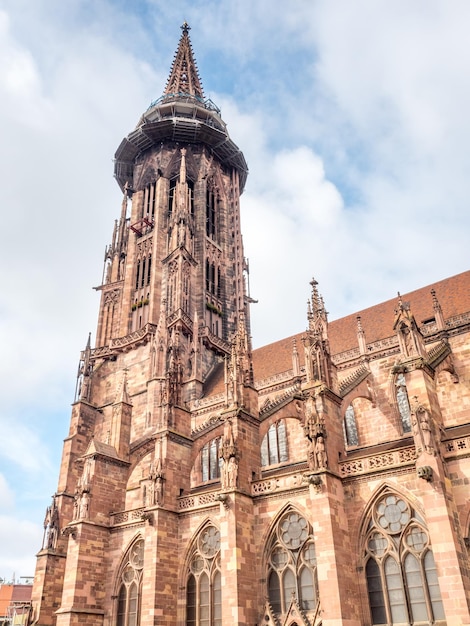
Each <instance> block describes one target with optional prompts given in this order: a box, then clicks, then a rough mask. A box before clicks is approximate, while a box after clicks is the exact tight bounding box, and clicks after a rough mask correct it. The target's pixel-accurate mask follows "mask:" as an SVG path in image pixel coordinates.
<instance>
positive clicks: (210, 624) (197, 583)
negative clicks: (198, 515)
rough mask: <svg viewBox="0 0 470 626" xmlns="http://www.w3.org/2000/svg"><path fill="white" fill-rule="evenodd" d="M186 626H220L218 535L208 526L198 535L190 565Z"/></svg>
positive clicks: (187, 585) (187, 583)
mask: <svg viewBox="0 0 470 626" xmlns="http://www.w3.org/2000/svg"><path fill="white" fill-rule="evenodd" d="M186 626H222V576H221V573H220V532H219V530H218V529H217V528H216V527H215V526H212V525H211V524H209V525H207V526H206V527H205V528H204V529H203V530H202V531H201V533H200V534H199V537H198V538H197V541H196V542H195V545H194V548H193V552H192V554H191V557H190V561H189V572H188V578H187V581H186Z"/></svg>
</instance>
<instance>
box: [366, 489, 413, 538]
mask: <svg viewBox="0 0 470 626" xmlns="http://www.w3.org/2000/svg"><path fill="white" fill-rule="evenodd" d="M375 514H376V518H377V523H378V525H379V526H380V527H381V528H383V529H384V530H385V531H387V532H388V533H390V534H392V535H394V534H397V533H399V532H400V531H401V530H403V528H404V527H405V526H406V524H407V523H408V522H409V521H410V518H411V512H410V508H409V506H408V505H407V504H406V502H405V501H404V500H402V499H401V498H398V497H397V496H395V495H392V494H390V495H387V496H385V497H384V498H382V500H380V501H379V503H378V504H377V508H376V510H375Z"/></svg>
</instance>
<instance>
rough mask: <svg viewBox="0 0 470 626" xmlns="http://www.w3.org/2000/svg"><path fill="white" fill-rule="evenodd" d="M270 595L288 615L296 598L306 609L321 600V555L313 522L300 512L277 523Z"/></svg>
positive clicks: (270, 553)
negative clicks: (319, 569) (316, 543)
mask: <svg viewBox="0 0 470 626" xmlns="http://www.w3.org/2000/svg"><path fill="white" fill-rule="evenodd" d="M267 561H268V562H267V568H268V571H267V586H268V590H267V591H268V597H269V602H270V604H271V606H272V609H273V611H274V613H275V614H276V615H285V614H286V613H287V611H288V610H289V606H290V603H291V601H292V599H295V600H296V601H297V602H298V603H299V606H300V608H301V609H302V610H303V611H306V612H308V611H314V610H315V608H316V606H317V602H318V583H317V557H316V551H315V543H314V540H313V533H312V528H311V526H310V524H309V523H308V522H307V520H306V519H305V518H304V517H302V515H300V514H299V513H297V512H296V511H292V510H291V511H288V512H287V513H285V514H284V515H283V516H282V518H281V519H280V520H279V522H278V523H277V525H276V527H275V529H274V531H273V533H272V536H271V539H270V543H269V548H268V558H267Z"/></svg>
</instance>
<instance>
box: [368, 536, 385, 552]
mask: <svg viewBox="0 0 470 626" xmlns="http://www.w3.org/2000/svg"><path fill="white" fill-rule="evenodd" d="M367 547H368V549H369V551H370V552H371V553H372V554H374V555H375V556H383V555H384V554H385V552H386V550H387V547H388V541H387V538H386V537H384V536H383V535H382V533H377V532H376V533H372V535H371V536H370V538H369V541H368V542H367Z"/></svg>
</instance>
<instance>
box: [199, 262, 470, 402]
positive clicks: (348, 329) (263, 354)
mask: <svg viewBox="0 0 470 626" xmlns="http://www.w3.org/2000/svg"><path fill="white" fill-rule="evenodd" d="M431 290H434V291H435V292H436V297H437V299H438V301H439V304H440V305H441V308H442V313H443V315H444V319H449V318H451V317H454V316H456V315H459V314H462V313H467V312H469V311H470V270H469V271H467V272H463V273H462V274H457V276H452V277H451V278H446V279H444V280H440V281H438V282H436V283H433V284H432V285H428V286H427V287H422V288H421V289H416V290H415V291H410V292H409V293H406V294H401V299H402V301H403V302H410V305H411V312H412V313H413V315H414V317H415V319H416V322H417V323H418V326H421V325H422V323H423V322H424V321H425V320H428V319H430V318H433V317H434V310H433V301H432V296H431ZM397 305H398V296H396V297H395V298H392V299H390V300H387V301H386V302H381V303H380V304H376V305H374V306H371V307H369V308H368V309H363V310H362V311H358V312H357V313H352V314H351V315H347V316H346V317H342V318H340V319H337V320H334V321H332V322H330V323H329V325H328V337H329V341H330V349H331V353H332V354H333V355H334V354H339V353H340V352H344V351H346V350H350V349H351V348H356V347H357V346H358V342H357V321H356V320H357V317H358V316H360V318H361V324H362V328H363V330H364V333H365V337H366V342H367V343H372V342H374V341H378V340H380V339H385V338H387V337H391V336H392V335H393V334H394V331H393V323H394V320H395V309H396V308H397ZM303 335H304V331H303V332H300V333H298V334H296V335H292V336H291V337H286V338H285V339H281V340H279V341H276V342H274V343H270V344H268V345H266V346H263V347H261V348H257V349H256V350H254V351H253V371H254V375H255V381H256V382H259V381H262V380H265V379H267V378H270V377H272V376H275V375H276V374H282V373H283V372H287V371H288V370H291V369H292V350H293V344H294V340H296V342H297V351H298V353H299V361H300V365H303V363H304V354H303V345H302V336H303ZM223 391H224V368H223V364H222V363H221V364H219V365H218V366H217V368H215V370H214V371H213V372H212V373H211V376H210V379H209V380H208V381H207V383H206V385H205V395H206V396H210V395H212V394H217V393H221V392H223Z"/></svg>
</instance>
